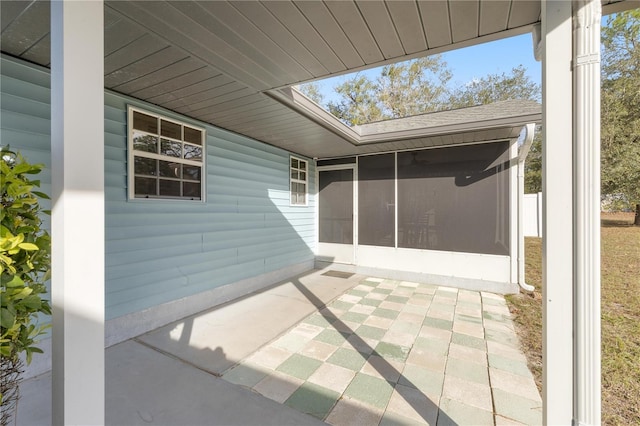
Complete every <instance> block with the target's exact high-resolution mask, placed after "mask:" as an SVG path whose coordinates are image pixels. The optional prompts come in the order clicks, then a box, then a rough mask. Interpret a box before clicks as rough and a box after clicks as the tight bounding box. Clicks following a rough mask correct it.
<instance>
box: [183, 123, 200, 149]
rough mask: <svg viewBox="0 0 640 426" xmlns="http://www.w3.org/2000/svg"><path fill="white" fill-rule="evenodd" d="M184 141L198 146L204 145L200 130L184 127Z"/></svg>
mask: <svg viewBox="0 0 640 426" xmlns="http://www.w3.org/2000/svg"><path fill="white" fill-rule="evenodd" d="M184 141H185V142H190V143H193V144H196V145H202V132H201V131H200V130H197V129H192V128H191V127H187V126H184Z"/></svg>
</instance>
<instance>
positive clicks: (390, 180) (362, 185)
mask: <svg viewBox="0 0 640 426" xmlns="http://www.w3.org/2000/svg"><path fill="white" fill-rule="evenodd" d="M395 220H396V219H395V154H393V153H391V154H382V155H368V156H364V157H359V158H358V244H365V245H374V246H383V247H395V232H394V231H395Z"/></svg>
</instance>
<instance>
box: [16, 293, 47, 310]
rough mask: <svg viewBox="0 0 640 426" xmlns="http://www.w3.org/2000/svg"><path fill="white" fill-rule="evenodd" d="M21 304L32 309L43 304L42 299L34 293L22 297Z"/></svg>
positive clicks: (38, 307)
mask: <svg viewBox="0 0 640 426" xmlns="http://www.w3.org/2000/svg"><path fill="white" fill-rule="evenodd" d="M20 305H21V306H24V307H25V308H27V309H30V310H37V309H40V307H41V306H42V300H41V299H40V297H38V296H37V295H35V294H32V295H29V296H27V297H25V298H24V299H22V301H21V302H20Z"/></svg>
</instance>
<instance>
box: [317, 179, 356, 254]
mask: <svg viewBox="0 0 640 426" xmlns="http://www.w3.org/2000/svg"><path fill="white" fill-rule="evenodd" d="M318 185H319V191H318V192H319V193H318V197H319V206H318V222H319V223H318V231H319V236H318V238H319V241H320V242H321V243H337V244H353V169H344V170H324V171H320V172H318Z"/></svg>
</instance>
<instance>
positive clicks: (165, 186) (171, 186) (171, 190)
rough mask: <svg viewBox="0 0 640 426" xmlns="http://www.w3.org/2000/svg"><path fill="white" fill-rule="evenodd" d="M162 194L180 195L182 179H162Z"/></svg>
mask: <svg viewBox="0 0 640 426" xmlns="http://www.w3.org/2000/svg"><path fill="white" fill-rule="evenodd" d="M160 195H161V196H165V197H179V196H180V181H177V180H165V179H160Z"/></svg>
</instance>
